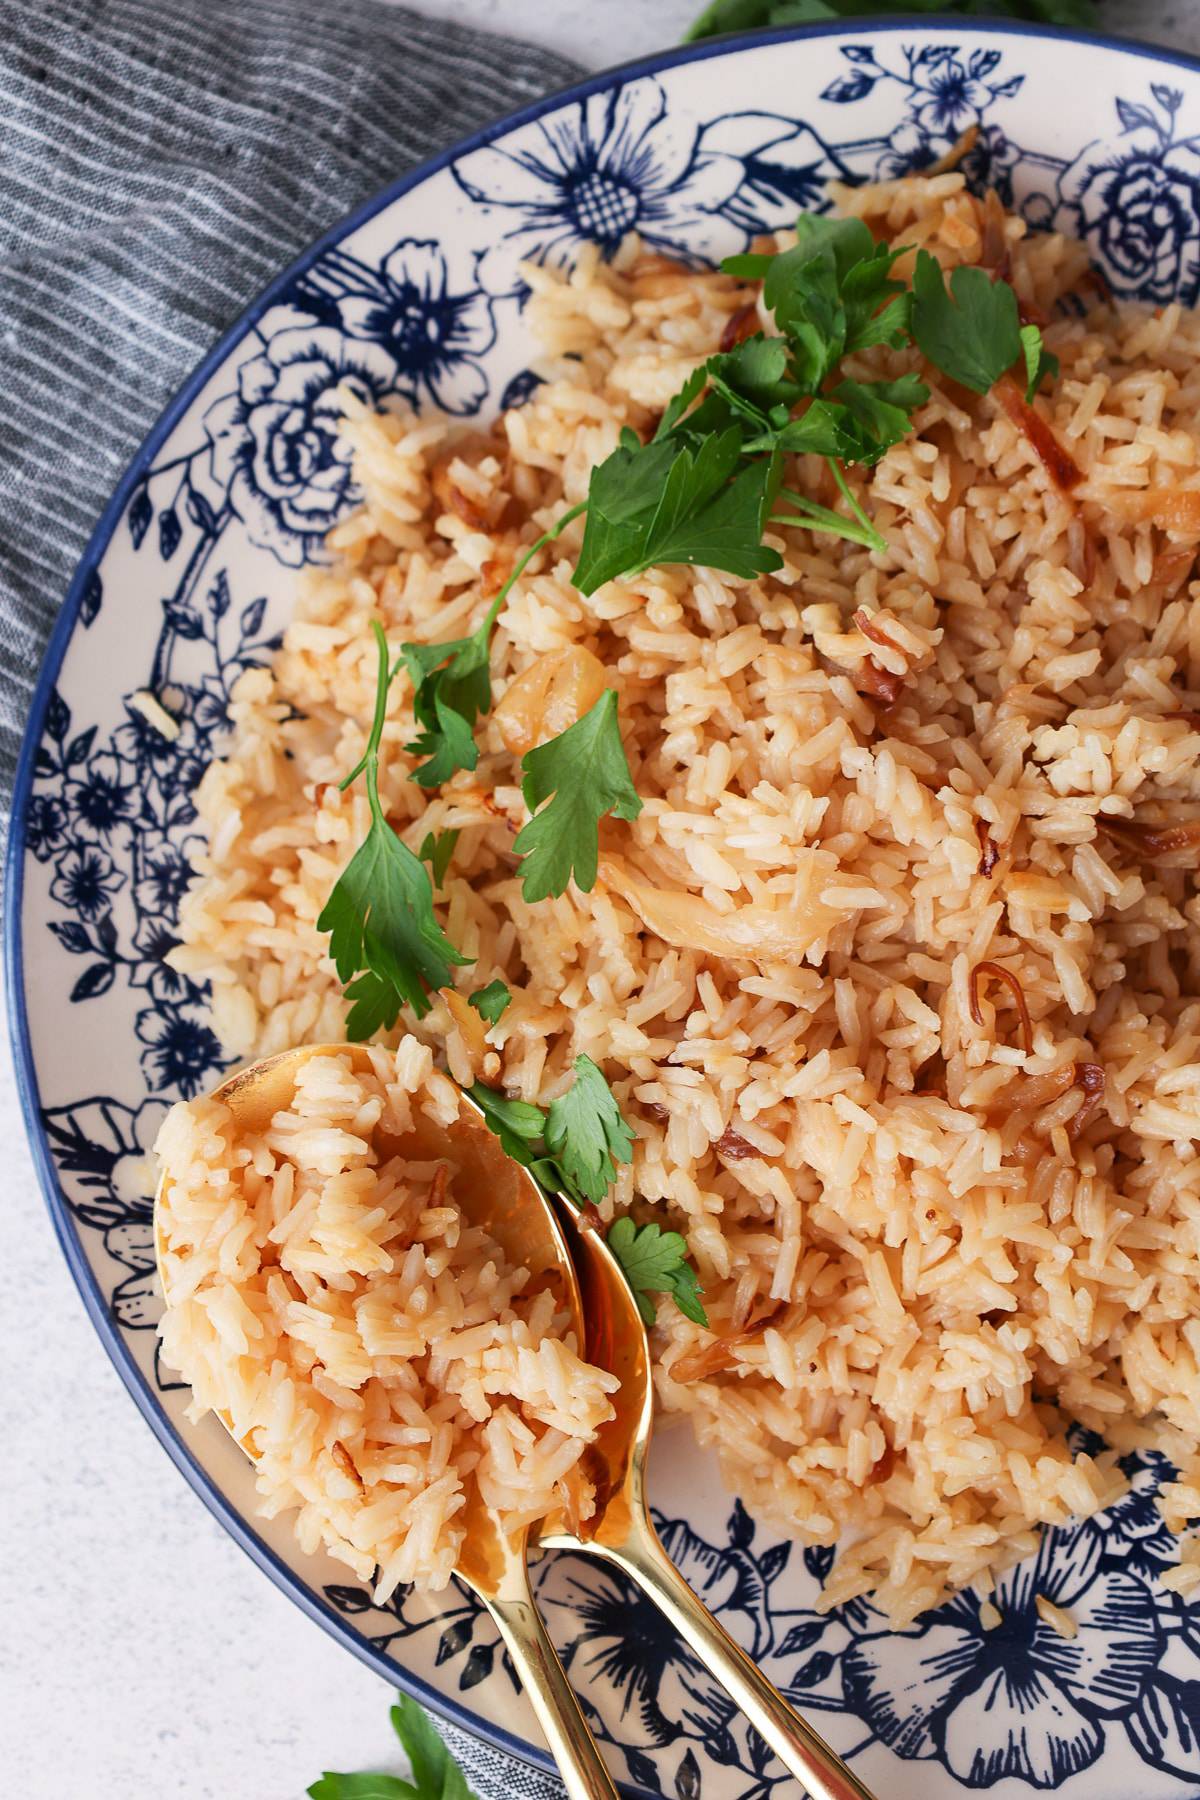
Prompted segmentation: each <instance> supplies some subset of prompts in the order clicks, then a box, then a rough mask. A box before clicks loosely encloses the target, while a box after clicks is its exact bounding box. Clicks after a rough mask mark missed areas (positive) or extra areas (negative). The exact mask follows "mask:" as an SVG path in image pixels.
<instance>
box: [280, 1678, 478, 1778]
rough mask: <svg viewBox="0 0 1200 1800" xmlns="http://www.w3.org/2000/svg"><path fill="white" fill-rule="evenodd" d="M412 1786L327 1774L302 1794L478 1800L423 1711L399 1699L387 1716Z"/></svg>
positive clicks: (401, 1698)
mask: <svg viewBox="0 0 1200 1800" xmlns="http://www.w3.org/2000/svg"><path fill="white" fill-rule="evenodd" d="M391 1720H392V1729H393V1730H394V1731H395V1733H396V1736H397V1737H398V1738H399V1739H400V1742H401V1743H402V1744H403V1746H404V1749H405V1751H406V1752H407V1755H408V1761H409V1766H410V1767H411V1769H412V1780H411V1781H402V1780H401V1778H400V1777H399V1776H398V1775H336V1774H333V1773H332V1772H331V1771H329V1770H327V1771H326V1772H325V1774H324V1775H322V1777H321V1779H320V1780H319V1781H314V1782H313V1784H312V1786H311V1787H310V1788H309V1789H307V1793H308V1796H309V1800H478V1796H477V1795H476V1794H475V1792H474V1790H473V1789H472V1788H470V1787H468V1785H467V1778H466V1776H465V1775H464V1774H463V1772H462V1770H461V1769H460V1768H459V1766H458V1764H457V1763H456V1762H455V1760H454V1758H453V1756H451V1754H450V1751H449V1749H448V1748H447V1746H446V1744H445V1741H444V1740H443V1738H442V1736H441V1734H440V1733H439V1731H438V1729H437V1727H436V1726H435V1725H434V1723H433V1720H432V1719H431V1718H430V1717H429V1715H428V1713H427V1712H426V1711H425V1709H424V1707H421V1706H418V1704H417V1702H416V1701H415V1700H412V1699H410V1698H409V1696H408V1695H407V1694H401V1695H400V1698H399V1702H398V1704H397V1705H395V1706H393V1707H392V1710H391Z"/></svg>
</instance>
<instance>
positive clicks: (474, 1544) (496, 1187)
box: [154, 1044, 619, 1800]
mask: <svg viewBox="0 0 1200 1800" xmlns="http://www.w3.org/2000/svg"><path fill="white" fill-rule="evenodd" d="M326 1055H329V1056H333V1055H336V1056H349V1057H350V1058H351V1059H352V1062H353V1064H354V1066H355V1067H356V1068H357V1069H358V1070H363V1069H365V1068H367V1067H368V1066H369V1063H368V1054H367V1051H366V1049H365V1048H364V1047H363V1046H362V1045H359V1044H311V1045H306V1046H304V1047H303V1048H301V1049H299V1050H286V1051H284V1052H283V1053H282V1054H281V1055H279V1056H270V1057H267V1058H266V1059H265V1060H264V1061H263V1062H257V1063H253V1064H251V1065H250V1067H249V1068H246V1069H242V1070H240V1071H239V1073H238V1074H236V1075H233V1076H231V1077H230V1079H229V1080H228V1081H225V1082H223V1083H222V1084H221V1086H220V1087H219V1088H217V1089H216V1090H215V1092H214V1094H213V1098H214V1099H215V1100H220V1101H222V1102H223V1104H224V1105H226V1106H227V1107H228V1108H229V1110H230V1112H231V1113H232V1115H233V1120H234V1124H235V1126H236V1127H237V1129H238V1130H239V1131H241V1132H244V1133H246V1134H258V1133H260V1132H263V1131H265V1130H266V1129H267V1128H268V1126H269V1125H270V1122H271V1120H272V1119H273V1118H274V1116H275V1114H276V1113H278V1112H285V1111H286V1110H287V1108H288V1107H289V1106H290V1105H291V1102H292V1097H293V1095H294V1093H295V1088H296V1072H297V1070H298V1069H299V1067H300V1065H301V1063H303V1062H306V1061H307V1060H308V1058H309V1057H311V1056H326ZM462 1106H463V1112H464V1117H463V1118H462V1119H460V1120H458V1121H456V1123H455V1124H453V1125H450V1126H448V1127H447V1126H442V1125H438V1124H435V1123H434V1121H433V1120H432V1119H430V1118H428V1117H427V1116H426V1115H425V1114H423V1113H417V1112H415V1113H414V1122H413V1128H412V1130H411V1131H410V1132H406V1133H405V1134H404V1136H403V1137H399V1138H394V1137H392V1136H390V1135H385V1134H384V1133H381V1132H378V1131H377V1132H376V1133H375V1141H376V1145H377V1147H378V1149H379V1153H380V1156H381V1158H382V1157H389V1156H397V1155H398V1156H406V1157H407V1158H408V1159H409V1160H410V1161H412V1162H435V1161H438V1160H441V1159H443V1158H446V1159H449V1160H450V1161H452V1162H453V1163H454V1164H455V1165H456V1166H457V1168H458V1169H459V1170H460V1172H461V1173H460V1179H459V1180H458V1181H456V1183H455V1188H454V1197H455V1200H456V1202H457V1204H458V1205H459V1206H460V1207H461V1208H462V1211H463V1212H464V1214H466V1216H467V1218H468V1219H469V1220H470V1223H471V1224H473V1225H482V1226H485V1227H486V1228H487V1230H488V1231H489V1232H490V1233H491V1235H492V1236H493V1237H494V1238H495V1239H496V1241H497V1242H498V1243H499V1244H500V1246H501V1248H502V1249H503V1251H504V1254H505V1256H506V1257H507V1259H508V1261H509V1262H510V1263H511V1264H512V1265H514V1266H517V1265H523V1266H524V1267H525V1268H527V1269H528V1270H529V1272H530V1275H531V1277H532V1279H531V1281H530V1284H529V1287H528V1288H527V1289H526V1292H529V1293H533V1292H536V1291H537V1289H538V1288H539V1287H541V1286H556V1287H557V1288H558V1289H559V1291H560V1304H561V1306H562V1307H563V1309H564V1310H565V1311H567V1312H568V1313H569V1314H570V1317H571V1320H572V1323H573V1324H574V1327H575V1331H576V1337H577V1341H578V1342H579V1344H580V1345H581V1346H582V1343H583V1331H582V1328H581V1324H580V1320H581V1317H582V1313H581V1307H580V1300H579V1287H578V1284H577V1282H576V1279H575V1270H574V1266H573V1264H572V1262H571V1257H570V1253H569V1252H568V1250H567V1246H566V1243H565V1242H564V1240H563V1236H562V1233H561V1231H560V1229H559V1226H558V1224H557V1221H556V1220H555V1219H554V1218H553V1216H552V1215H551V1213H550V1209H549V1207H548V1205H547V1204H546V1202H545V1200H544V1198H543V1197H542V1195H541V1193H540V1191H538V1190H536V1189H535V1188H534V1184H533V1181H532V1180H531V1178H530V1177H529V1176H528V1175H527V1174H526V1171H525V1170H524V1169H522V1168H520V1167H519V1166H518V1165H517V1164H516V1163H513V1162H510V1161H509V1159H508V1157H506V1156H505V1154H504V1152H503V1151H502V1150H501V1148H500V1145H499V1143H498V1142H497V1140H496V1139H495V1138H494V1137H493V1136H492V1134H491V1132H489V1131H488V1129H487V1127H486V1125H485V1124H484V1122H483V1115H482V1113H480V1112H479V1111H478V1108H477V1107H476V1106H475V1104H474V1102H473V1101H472V1100H470V1099H469V1098H468V1097H467V1096H466V1095H465V1094H464V1095H463V1097H462ZM170 1183H171V1171H170V1170H169V1169H167V1168H164V1169H163V1172H162V1176H161V1179H160V1181H159V1184H158V1193H157V1196H156V1199H155V1208H154V1250H155V1257H156V1259H157V1262H158V1275H159V1280H160V1282H161V1284H162V1290H163V1295H164V1297H165V1299H166V1302H167V1305H168V1306H170V1304H171V1266H172V1256H171V1252H170V1250H169V1249H168V1248H167V1246H166V1244H165V1242H164V1239H163V1235H162V1229H161V1226H162V1220H161V1214H160V1210H159V1202H161V1201H162V1200H163V1197H164V1195H165V1194H166V1193H167V1191H168V1189H169V1187H170ZM531 1190H532V1191H533V1193H535V1194H536V1204H533V1203H532V1201H531ZM217 1417H218V1418H219V1419H220V1421H221V1423H222V1424H223V1425H224V1426H225V1428H226V1429H227V1430H228V1431H230V1432H231V1433H232V1432H233V1423H232V1420H231V1419H230V1418H229V1417H228V1416H227V1415H224V1414H221V1413H218V1415H217ZM234 1435H235V1436H236V1434H234ZM237 1442H238V1443H239V1445H240V1447H241V1448H242V1449H243V1450H244V1451H245V1452H246V1454H247V1455H248V1456H249V1457H250V1459H251V1461H253V1460H254V1451H253V1448H252V1446H251V1445H250V1444H248V1443H247V1442H246V1441H245V1440H244V1439H240V1438H239V1439H237ZM460 1517H461V1518H462V1521H463V1524H464V1525H465V1526H466V1531H465V1533H464V1536H463V1542H462V1547H461V1549H460V1551H459V1560H458V1563H457V1565H456V1567H455V1574H456V1575H457V1576H458V1577H459V1578H460V1580H462V1581H463V1582H465V1583H466V1585H467V1586H468V1587H469V1588H471V1589H473V1590H474V1592H475V1593H476V1594H477V1595H478V1597H479V1599H480V1600H482V1602H483V1604H484V1605H485V1606H486V1607H487V1609H488V1611H489V1612H490V1613H491V1615H492V1618H493V1619H494V1620H495V1622H496V1626H497V1629H498V1630H499V1632H500V1636H501V1637H502V1638H503V1639H504V1642H505V1645H506V1646H507V1649H508V1653H509V1655H510V1656H511V1658H512V1661H513V1666H514V1668H515V1669H516V1671H517V1674H518V1676H519V1677H520V1681H521V1685H522V1687H523V1688H524V1689H525V1692H526V1693H527V1694H528V1696H529V1700H530V1703H531V1705H532V1707H533V1710H534V1712H535V1713H536V1715H537V1719H538V1723H539V1724H540V1725H541V1727H542V1730H543V1732H544V1733H545V1736H546V1742H547V1744H548V1745H549V1746H550V1752H551V1754H552V1756H553V1757H554V1760H555V1762H556V1763H557V1764H558V1772H559V1774H560V1775H561V1776H562V1779H563V1784H564V1786H565V1787H566V1790H567V1793H568V1794H569V1795H570V1797H571V1800H619V1797H618V1793H617V1789H616V1787H615V1786H614V1784H613V1780H612V1777H611V1776H610V1775H609V1773H608V1770H607V1769H606V1768H605V1766H604V1761H603V1759H602V1757H601V1755H600V1751H599V1748H598V1746H597V1744H596V1740H595V1738H594V1737H593V1736H592V1732H591V1728H590V1726H589V1725H588V1722H587V1720H586V1718H585V1717H584V1714H583V1708H582V1707H581V1706H580V1704H579V1701H578V1699H577V1697H576V1695H575V1692H574V1690H573V1688H572V1687H571V1684H570V1682H569V1681H568V1679H567V1672H566V1670H565V1669H564V1668H563V1666H562V1663H561V1662H560V1660H559V1657H558V1652H557V1651H556V1650H555V1648H554V1646H553V1644H552V1643H551V1642H550V1639H549V1637H548V1636H547V1634H546V1627H545V1624H544V1622H543V1620H542V1616H541V1614H540V1613H539V1612H538V1609H537V1607H536V1605H535V1604H534V1600H533V1594H532V1592H531V1591H530V1586H529V1571H528V1548H529V1545H528V1540H529V1526H528V1525H523V1526H521V1527H519V1528H518V1529H517V1530H515V1531H510V1530H507V1529H505V1528H504V1526H503V1525H502V1524H501V1522H500V1519H499V1516H498V1515H497V1514H496V1513H494V1512H492V1511H491V1510H490V1509H489V1508H488V1507H486V1506H485V1505H484V1504H483V1501H482V1500H481V1498H480V1496H479V1489H478V1487H477V1486H476V1485H475V1484H474V1483H473V1482H472V1483H471V1484H470V1487H469V1489H468V1493H467V1500H466V1504H465V1506H464V1507H463V1510H462V1513H461V1515H460Z"/></svg>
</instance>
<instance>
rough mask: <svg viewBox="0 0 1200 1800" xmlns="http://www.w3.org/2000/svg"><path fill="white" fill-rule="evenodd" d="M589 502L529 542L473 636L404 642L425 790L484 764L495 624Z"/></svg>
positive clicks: (417, 777) (418, 772)
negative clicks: (521, 582)
mask: <svg viewBox="0 0 1200 1800" xmlns="http://www.w3.org/2000/svg"><path fill="white" fill-rule="evenodd" d="M585 504H586V502H584V501H580V503H579V505H578V506H572V507H569V508H568V509H567V511H566V512H565V513H563V515H562V517H561V518H558V519H556V520H555V521H554V524H553V525H552V526H551V527H550V529H549V531H544V532H543V533H542V535H541V537H540V538H538V539H537V541H536V542H535V543H532V544H530V546H529V548H528V550H526V551H525V553H524V555H523V556H521V557H520V558H519V560H518V561H517V562H516V563H515V564H514V565H513V570H512V573H511V574H510V575H509V577H508V579H507V581H505V583H504V586H503V587H502V588H501V589H500V592H499V593H498V594H497V595H496V598H495V599H494V600H493V602H492V604H491V606H490V607H489V608H488V611H487V615H486V617H485V618H484V620H483V622H482V624H481V625H480V626H479V627H478V629H477V630H475V631H473V632H472V633H471V635H470V637H465V638H452V639H450V640H448V641H447V642H446V643H444V644H401V646H400V659H401V662H402V663H403V666H404V667H405V669H406V670H407V671H408V675H409V679H410V680H411V682H412V684H413V714H414V716H415V718H416V721H417V724H418V725H419V726H420V730H419V731H418V733H417V736H416V737H415V738H413V740H412V742H411V743H409V744H406V745H405V748H406V749H407V750H409V751H411V753H412V754H413V755H414V756H423V757H425V758H426V759H427V760H426V761H425V762H423V763H421V765H420V766H419V767H418V768H416V769H414V770H413V780H414V781H415V782H418V783H419V784H420V786H421V787H438V786H439V785H440V784H441V783H442V782H443V781H448V780H449V779H450V777H451V775H453V774H455V773H456V772H457V770H459V769H473V768H474V767H475V765H476V763H477V762H478V761H479V751H478V748H477V747H476V744H475V738H474V725H475V721H476V719H477V718H478V717H479V716H480V714H481V713H485V712H487V711H488V710H489V709H490V707H491V704H492V675H491V668H490V658H491V647H492V631H493V629H494V628H495V624H496V620H497V619H498V618H499V617H500V614H501V612H502V611H503V609H504V602H505V601H506V600H507V599H508V595H509V590H510V589H511V587H512V585H513V583H514V582H515V581H516V580H517V579H518V577H519V576H521V575H523V574H524V573H525V570H526V568H527V567H528V565H529V563H530V562H531V561H532V560H533V558H534V557H535V556H536V555H537V553H538V551H539V550H544V549H545V547H546V545H547V544H551V543H553V542H554V540H555V538H557V537H558V536H559V535H560V533H562V532H563V531H565V530H566V528H567V526H568V525H569V524H570V523H571V521H572V519H577V518H578V517H579V515H580V513H581V512H582V511H583V509H584V505H585Z"/></svg>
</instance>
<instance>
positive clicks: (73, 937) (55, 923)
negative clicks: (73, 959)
mask: <svg viewBox="0 0 1200 1800" xmlns="http://www.w3.org/2000/svg"><path fill="white" fill-rule="evenodd" d="M50 929H51V931H52V932H53V933H54V935H55V937H56V938H57V939H58V941H59V943H60V944H61V945H62V947H63V949H64V950H68V951H69V952H70V953H71V955H72V956H84V955H86V953H87V952H88V951H89V950H90V949H91V948H92V940H91V938H90V937H89V936H88V934H87V931H86V929H85V928H84V926H82V925H81V924H79V922H78V920H76V919H52V920H51V921H50Z"/></svg>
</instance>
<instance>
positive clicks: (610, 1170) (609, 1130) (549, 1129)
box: [545, 1056, 633, 1205]
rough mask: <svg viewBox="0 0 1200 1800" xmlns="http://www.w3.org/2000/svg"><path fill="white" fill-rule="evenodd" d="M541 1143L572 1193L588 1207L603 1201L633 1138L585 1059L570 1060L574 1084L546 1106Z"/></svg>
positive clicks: (604, 1083) (602, 1081) (599, 1077)
mask: <svg viewBox="0 0 1200 1800" xmlns="http://www.w3.org/2000/svg"><path fill="white" fill-rule="evenodd" d="M545 1137H546V1148H547V1150H549V1152H550V1154H551V1156H553V1157H554V1159H555V1161H556V1162H557V1164H558V1166H559V1168H560V1169H561V1170H562V1172H563V1174H564V1175H565V1176H566V1178H567V1181H568V1182H569V1183H570V1185H571V1187H572V1189H573V1190H574V1191H575V1192H576V1193H579V1194H582V1195H583V1197H584V1199H585V1200H590V1201H591V1202H592V1204H593V1205H596V1204H597V1203H598V1202H599V1201H601V1200H603V1198H604V1196H605V1194H606V1193H607V1192H608V1190H609V1188H610V1187H611V1186H612V1184H613V1182H614V1181H615V1180H616V1175H617V1164H618V1163H619V1162H624V1163H627V1162H628V1161H629V1160H630V1156H631V1154H632V1150H631V1146H632V1144H633V1132H632V1131H631V1130H630V1128H629V1126H628V1125H627V1124H626V1123H625V1121H624V1119H623V1118H622V1117H621V1109H620V1107H619V1106H618V1105H617V1103H616V1101H615V1100H614V1098H613V1092H612V1089H611V1088H610V1087H609V1085H608V1083H607V1081H605V1079H604V1077H603V1075H602V1074H601V1073H600V1071H599V1069H598V1068H597V1067H596V1065H595V1063H594V1062H593V1061H592V1059H591V1057H590V1056H577V1057H576V1058H575V1079H574V1081H573V1082H572V1083H571V1086H570V1087H569V1088H568V1089H567V1091H566V1093H565V1094H563V1095H562V1097H561V1098H560V1099H558V1100H552V1101H551V1102H550V1110H549V1111H548V1112H547V1114H546V1131H545Z"/></svg>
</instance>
